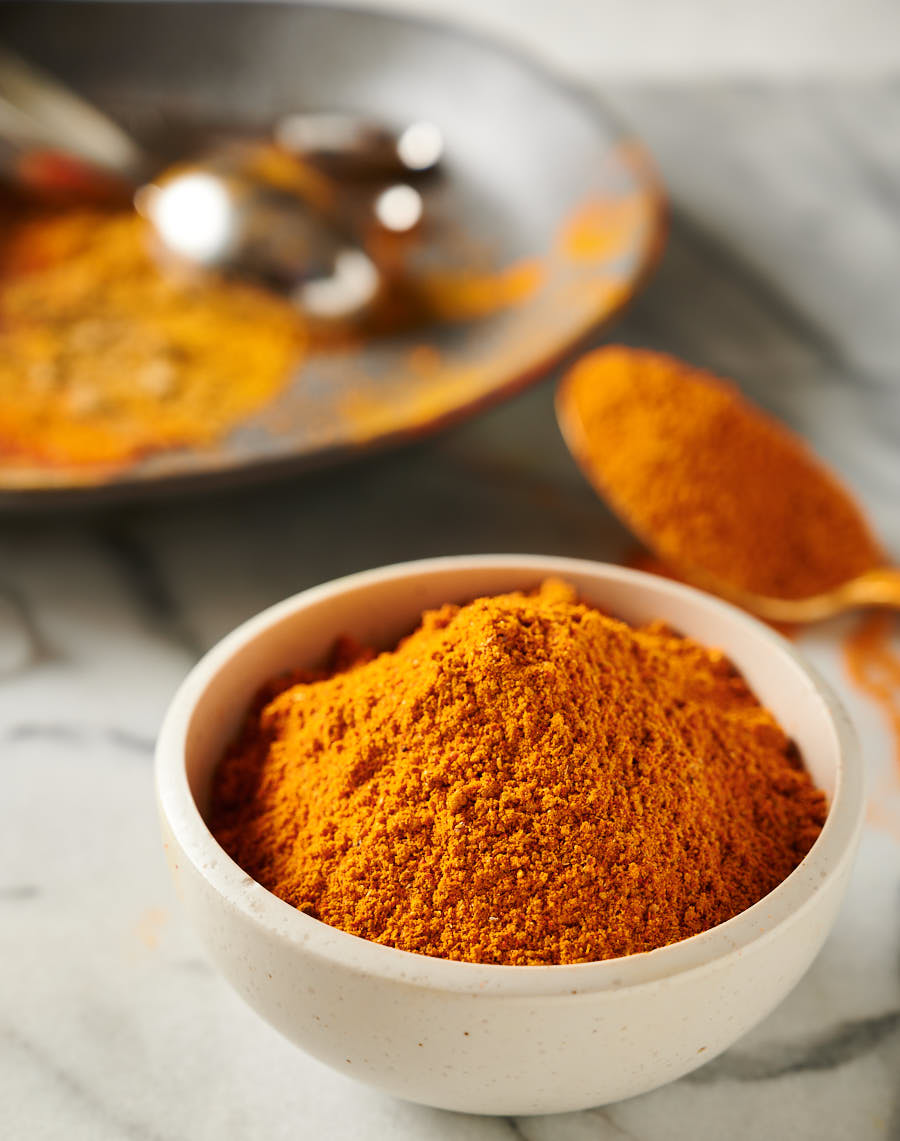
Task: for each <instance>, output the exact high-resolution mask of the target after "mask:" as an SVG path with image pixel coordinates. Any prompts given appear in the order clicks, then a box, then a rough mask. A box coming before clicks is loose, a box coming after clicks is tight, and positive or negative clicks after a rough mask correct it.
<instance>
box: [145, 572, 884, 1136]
mask: <svg viewBox="0 0 900 1141" xmlns="http://www.w3.org/2000/svg"><path fill="white" fill-rule="evenodd" d="M548 578H561V579H564V580H566V581H568V582H569V583H571V584H572V585H573V586H574V587H575V589H576V591H577V592H578V594H579V596H580V597H582V598H583V599H584V600H585V601H586V602H588V603H589V604H591V605H594V606H597V607H599V608H600V609H601V610H604V611H606V612H608V613H611V614H615V615H617V616H619V617H621V618H623V619H624V620H625V621H626V622H629V623H631V624H634V625H639V624H642V623H646V622H648V621H652V620H661V621H662V622H664V623H666V624H668V625H669V626H671V627H673V628H675V629H678V630H680V631H681V632H683V633H684V634H686V635H688V636H689V637H691V638H693V639H695V640H696V641H698V642H701V643H703V644H705V645H708V646H714V647H719V648H720V649H721V650H722V651H723V652H724V653H725V654H726V655H727V656H728V657H729V658H730V659H731V660H732V661H733V662H734V664H735V665H736V666H737V668H738V669H739V671H740V672H741V673H742V674H743V675H744V677H745V678H746V680H747V682H748V684H749V685H750V687H751V689H752V690H753V691H754V692H755V694H756V695H757V697H758V698H759V700H760V701H761V702H762V703H763V704H764V705H765V706H766V707H767V708H768V709H770V710H771V712H772V714H773V715H774V716H775V718H776V719H777V720H778V721H779V722H780V724H781V725H782V726H783V727H784V729H785V731H786V732H787V733H788V734H789V736H790V737H791V738H792V739H793V740H794V741H795V742H796V744H797V746H798V748H799V750H800V754H801V755H802V757H803V758H804V760H805V762H806V765H807V767H808V769H809V771H810V773H811V775H812V778H813V780H814V781H815V783H816V784H817V785H818V786H819V787H820V788H821V789H823V790H824V791H825V793H826V795H827V797H828V800H829V808H828V815H827V818H826V821H825V825H824V828H823V829H822V832H821V834H820V835H819V837H818V839H817V840H816V841H815V843H814V844H813V846H812V848H811V849H810V850H809V852H808V854H807V855H806V857H805V858H804V859H803V860H802V861H801V862H800V864H799V866H798V867H796V869H795V870H794V871H793V872H792V873H791V874H790V875H788V876H787V878H786V879H785V880H783V882H781V883H780V884H779V885H778V886H777V887H776V888H775V889H774V890H772V891H771V892H769V894H768V895H766V896H764V898H762V899H761V900H760V901H759V902H758V903H755V904H754V905H753V906H751V907H749V908H747V910H745V911H743V912H741V913H740V914H738V915H736V916H735V917H734V918H732V919H728V920H727V921H726V922H724V923H721V924H720V925H719V926H717V927H714V928H712V929H710V930H706V931H703V932H702V933H700V934H698V935H694V936H692V937H690V938H687V939H684V940H682V941H681V942H678V943H672V944H670V945H668V946H663V947H659V948H658V949H656V950H653V951H649V952H646V953H639V954H634V955H630V956H627V957H620V958H610V959H606V960H604V961H601V962H586V963H585V962H581V963H577V964H575V965H566V966H555V965H553V966H504V965H485V964H480V963H472V962H459V961H452V960H449V959H442V958H432V957H429V956H426V955H420V954H411V953H409V952H406V951H401V950H398V949H396V948H394V947H389V946H384V945H382V944H379V943H374V942H370V941H368V940H366V939H361V938H358V937H356V936H354V935H350V934H348V933H346V932H344V931H341V930H338V929H337V928H334V927H330V926H327V925H326V924H324V923H321V922H320V921H319V920H317V919H315V918H313V917H312V916H311V915H308V914H305V913H304V912H303V911H300V910H297V909H295V908H294V907H291V906H290V905H288V904H287V903H285V902H283V901H282V900H281V899H279V898H277V897H276V896H275V895H272V894H270V893H269V892H268V891H266V890H265V889H264V888H263V887H261V885H259V884H258V883H256V882H255V881H254V880H253V879H252V878H251V877H250V876H248V875H247V874H246V873H245V872H244V871H243V870H242V869H241V868H239V867H238V865H237V864H235V863H233V862H232V861H231V859H230V858H229V857H228V856H227V855H226V854H225V852H224V851H223V850H222V849H221V848H220V847H219V845H218V844H217V843H216V841H215V840H214V838H213V836H212V834H211V833H210V830H209V828H208V827H207V825H206V823H205V819H204V817H205V814H207V813H208V810H209V793H210V787H211V780H212V774H213V770H214V768H215V766H216V764H217V763H218V761H219V759H220V757H221V756H222V753H223V750H224V749H225V747H226V745H227V744H228V742H229V741H230V740H231V739H232V737H233V735H234V733H235V731H236V730H237V728H238V726H239V724H240V722H241V719H242V717H243V714H244V711H245V710H246V709H247V707H248V705H249V703H250V701H251V699H252V697H253V695H254V694H255V692H256V690H257V689H258V687H259V686H260V684H261V683H262V682H263V681H265V680H266V679H268V678H271V677H273V676H275V675H277V674H279V673H281V672H282V671H284V670H286V669H288V668H297V667H312V666H316V665H319V664H321V662H322V661H323V660H324V657H325V655H326V654H327V653H328V651H329V650H330V648H331V647H332V645H333V643H334V641H335V639H336V638H337V636H338V635H340V634H349V635H351V636H353V637H354V638H356V639H358V640H359V641H360V642H361V643H363V644H366V645H374V646H380V647H386V646H390V645H393V644H395V643H396V641H397V639H398V637H400V636H401V635H404V634H406V633H407V632H408V631H409V630H410V629H411V628H412V627H413V626H414V625H415V624H416V622H417V620H418V618H419V616H420V615H421V612H422V611H423V610H424V609H428V608H432V607H436V606H439V605H441V604H442V603H445V602H448V601H456V602H464V601H468V600H470V599H472V598H474V597H477V596H481V595H494V594H498V593H502V592H504V591H509V590H513V589H531V588H533V587H536V586H537V585H538V584H539V583H541V582H542V581H544V580H546V579H548ZM157 787H158V793H159V802H160V808H161V814H162V819H163V832H164V837H165V845H166V850H167V853H168V857H169V862H170V865H171V866H172V869H173V872H174V875H175V878H176V882H177V886H178V889H179V894H180V896H181V898H182V899H183V901H184V904H185V906H186V907H187V909H188V912H189V913H190V916H191V919H192V920H193V923H194V925H195V927H196V929H197V931H198V934H199V935H200V938H201V939H202V941H203V942H204V943H205V945H206V947H207V949H208V950H209V952H210V954H211V955H212V957H213V958H214V960H215V961H216V962H217V963H218V965H219V966H220V967H221V969H222V970H223V972H224V973H225V974H226V976H227V977H228V978H229V980H230V981H231V982H232V984H233V985H234V986H235V987H236V989H237V990H238V991H239V993H241V994H242V995H243V996H244V997H245V998H246V999H247V1001H248V1002H249V1003H250V1004H251V1005H252V1006H254V1008H255V1009H256V1010H257V1011H258V1012H259V1013H260V1014H262V1016H263V1017H265V1018H266V1019H267V1020H268V1021H270V1022H271V1023H272V1024H273V1025H274V1026H276V1027H277V1028H278V1029H279V1030H281V1032H282V1033H283V1034H285V1035H286V1036H287V1037H288V1038H290V1039H292V1040H293V1041H294V1042H296V1043H297V1044H299V1045H301V1046H302V1047H303V1048H304V1049H306V1050H308V1051H309V1052H310V1053H311V1054H313V1055H315V1056H316V1057H317V1058H319V1059H320V1060H322V1061H324V1062H326V1063H328V1064H330V1065H332V1066H334V1067H335V1068H336V1069H339V1070H341V1071H342V1072H344V1073H347V1074H348V1075H351V1076H354V1077H356V1078H358V1079H360V1080H362V1081H366V1082H369V1083H370V1084H372V1085H375V1086H378V1087H380V1088H382V1089H384V1090H387V1091H388V1092H391V1093H393V1094H395V1095H397V1096H401V1097H405V1098H408V1099H410V1100H413V1101H420V1102H423V1103H426V1104H429V1105H435V1106H440V1107H444V1108H448V1109H455V1110H463V1111H469V1112H479V1113H504V1114H527V1113H545V1112H562V1111H566V1110H574V1109H579V1108H584V1107H587V1106H591V1105H599V1104H602V1103H604V1102H608V1101H613V1100H617V1099H619V1098H623V1097H628V1096H631V1095H634V1094H637V1093H641V1092H644V1091H646V1090H649V1089H652V1088H654V1087H655V1086H658V1085H661V1084H663V1083H665V1082H667V1081H670V1080H672V1079H674V1078H676V1077H679V1076H680V1075H682V1074H684V1073H687V1072H688V1071H690V1070H692V1069H694V1068H696V1067H697V1066H698V1065H700V1064H702V1063H703V1062H704V1061H706V1060H708V1059H709V1058H711V1057H714V1056H715V1055H716V1054H717V1053H719V1052H721V1051H722V1050H724V1049H725V1048H727V1047H728V1046H729V1045H730V1044H731V1043H732V1042H733V1041H735V1039H736V1038H737V1037H739V1036H740V1035H741V1034H742V1033H743V1032H744V1031H745V1030H747V1029H749V1028H750V1027H751V1026H752V1025H754V1024H755V1023H756V1022H758V1021H759V1020H760V1019H761V1018H762V1017H763V1016H764V1015H765V1014H766V1013H767V1012H768V1011H769V1010H770V1009H771V1008H772V1007H773V1006H774V1005H775V1004H776V1003H777V1002H778V1001H780V999H781V998H783V997H784V995H785V994H786V993H787V992H788V991H789V990H790V989H791V987H792V986H793V985H794V984H795V983H796V982H797V980H798V979H799V978H800V976H801V975H802V974H803V972H804V971H805V970H806V968H807V967H808V966H809V964H810V963H811V961H812V959H813V958H814V956H815V954H816V952H817V951H818V949H819V947H820V946H821V944H822V942H823V940H824V938H825V936H826V935H827V933H828V930H829V929H830V927H831V925H832V923H833V921H834V917H835V914H836V911H837V907H838V905H839V903H840V900H841V897H842V895H843V892H844V890H845V888H846V885H847V881H848V877H849V873H850V868H851V864H852V859H853V854H854V851H855V847H856V843H857V839H858V834H859V829H860V825H861V819H862V807H863V797H862V766H861V761H860V758H859V756H858V753H857V751H856V746H855V742H854V739H853V734H852V730H851V729H850V727H849V724H848V722H847V719H846V717H845V715H844V714H843V712H842V711H841V709H840V707H839V706H838V705H837V704H836V703H835V701H834V699H833V697H832V696H831V694H830V693H829V691H828V689H827V687H826V686H824V685H823V684H822V683H821V682H820V681H819V679H818V678H817V677H815V676H814V675H813V674H812V673H811V671H810V670H809V669H808V668H807V667H806V666H805V665H804V664H803V662H802V660H801V659H800V658H799V656H798V655H797V654H796V653H795V651H794V650H793V649H792V647H790V646H789V645H788V644H787V643H786V642H785V641H784V640H783V639H781V638H780V637H778V635H776V634H774V633H773V632H772V631H771V630H770V629H768V628H767V627H765V626H763V625H762V624H760V623H758V622H756V621H755V620H753V619H751V618H749V617H748V616H747V615H746V614H744V613H742V612H740V611H738V610H736V609H735V608H733V607H731V606H729V605H728V604H725V603H722V602H720V601H718V600H716V599H714V598H712V597H710V596H707V595H704V594H702V593H700V592H698V591H695V590H692V589H690V588H688V587H684V586H681V585H680V584H677V583H673V582H669V581H666V580H663V579H661V578H658V577H655V576H649V575H644V574H641V573H639V572H636V571H630V570H625V569H623V568H620V567H612V566H605V565H602V564H596V563H589V562H583V561H579V560H570V559H559V558H544V557H532V556H496V557H465V558H455V559H437V560H428V561H425V562H421V563H411V564H406V565H402V566H396V567H388V568H385V569H383V570H378V571H371V572H367V573H365V574H361V575H355V576H352V577H350V578H347V579H342V580H338V581H337V582H334V583H330V584H326V585H324V586H321V587H318V588H315V589H313V590H310V591H306V592H305V593H303V594H301V595H298V596H297V597H295V598H293V599H289V600H287V601H286V602H284V603H281V604H280V605H278V606H275V607H273V608H271V609H270V610H268V611H266V612H264V613H263V614H261V615H259V616H258V617H256V618H254V619H251V620H250V621H249V622H247V623H245V624H244V625H243V626H242V627H240V628H239V629H238V630H237V631H235V632H234V633H232V634H231V635H229V636H228V637H227V638H226V639H225V640H224V641H223V642H222V643H220V645H219V646H218V647H216V648H215V649H214V650H212V651H211V652H210V653H209V654H208V655H207V656H206V657H205V658H204V659H203V660H202V661H201V662H200V664H199V665H198V666H197V667H196V668H195V669H194V671H193V672H192V673H191V675H190V676H189V677H188V679H187V680H186V682H185V683H184V685H183V686H182V688H181V690H180V691H179V693H178V694H177V695H176V697H175V699H174V701H173V703H172V706H171V708H170V711H169V713H168V715H167V717H166V720H165V723H164V725H163V729H162V732H161V734H160V738H159V744H158V752H157Z"/></svg>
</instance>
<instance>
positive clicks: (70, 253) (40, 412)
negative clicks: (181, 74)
mask: <svg viewBox="0 0 900 1141" xmlns="http://www.w3.org/2000/svg"><path fill="white" fill-rule="evenodd" d="M2 221H3V225H2V227H0V465H2V464H3V463H4V462H7V463H9V462H15V463H18V464H21V463H22V461H23V460H29V461H32V462H34V463H39V464H50V465H54V464H59V465H65V464H76V465H78V464H86V465H98V466H104V465H109V466H116V465H121V464H123V463H125V462H127V461H129V460H132V459H134V458H135V457H137V456H140V455H143V454H146V453H149V452H153V451H157V450H159V449H163V448H171V447H181V446H189V445H204V444H209V443H211V442H213V441H215V440H216V439H218V438H219V437H221V436H222V435H224V434H225V433H227V432H228V431H229V430H231V429H232V428H233V427H234V426H235V425H236V424H237V423H239V422H240V421H241V420H243V419H245V418H246V417H248V416H249V415H251V414H252V413H253V412H255V411H256V410H257V409H259V408H260V407H261V406H263V405H264V404H266V403H267V402H268V401H269V400H271V399H272V397H273V396H274V395H275V394H276V393H277V392H278V391H279V390H280V389H281V387H282V386H283V385H284V384H285V383H286V382H287V381H288V379H289V377H290V374H291V370H292V365H294V364H295V362H296V361H297V360H298V359H299V357H300V355H301V354H302V350H303V344H304V333H303V329H302V324H301V322H300V320H299V317H298V314H297V312H296V310H294V309H293V308H292V307H291V306H289V305H288V303H287V302H286V301H284V300H282V299H280V298H278V297H275V296H274V295H271V294H269V293H267V292H264V291H263V290H261V289H256V288H253V287H252V286H249V285H245V284H241V283H236V282H226V281H210V280H204V281H202V282H193V281H187V280H183V279H176V278H175V277H173V276H171V275H169V274H164V273H162V272H160V271H159V270H158V268H157V267H156V265H155V264H154V262H153V259H152V258H151V256H150V255H149V253H148V251H147V248H146V243H145V232H144V223H143V221H142V220H141V219H140V218H139V217H137V216H136V215H134V214H132V213H130V212H104V211H99V210H71V209H69V210H66V211H58V212H50V213H47V212H44V213H30V214H29V213H22V212H20V213H19V214H18V215H17V214H15V213H13V214H8V215H7V216H6V217H5V218H4V219H3V220H2Z"/></svg>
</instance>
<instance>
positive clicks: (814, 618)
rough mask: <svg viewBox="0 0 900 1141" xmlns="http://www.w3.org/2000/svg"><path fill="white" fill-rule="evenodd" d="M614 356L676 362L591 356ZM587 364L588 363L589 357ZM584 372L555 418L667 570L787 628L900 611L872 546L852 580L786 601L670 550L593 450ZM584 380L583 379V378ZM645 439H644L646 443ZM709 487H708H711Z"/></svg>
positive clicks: (827, 477)
mask: <svg viewBox="0 0 900 1141" xmlns="http://www.w3.org/2000/svg"><path fill="white" fill-rule="evenodd" d="M612 353H617V354H619V359H620V361H621V360H626V362H627V360H628V359H629V357H631V358H632V359H633V360H635V361H636V362H638V366H637V367H640V364H639V362H640V360H641V358H651V357H653V358H655V359H657V360H659V359H665V360H667V361H669V362H671V363H675V362H672V359H671V358H660V357H658V355H657V354H649V353H641V352H639V351H635V350H628V349H618V348H613V347H611V348H608V349H604V350H600V351H599V353H598V354H592V356H595V359H596V358H599V357H601V356H602V355H603V354H612ZM586 360H587V361H588V363H590V360H589V358H587V359H586ZM617 363H618V362H617ZM584 367H585V361H582V362H579V364H576V366H575V367H574V368H573V369H572V370H571V371H570V372H569V373H568V374H567V375H566V376H565V377H564V378H563V380H562V382H561V383H560V385H559V388H558V389H557V393H556V417H557V421H558V423H559V426H560V430H561V431H562V434H563V438H564V439H565V441H566V443H567V445H568V447H569V450H570V452H571V453H572V455H573V456H574V458H575V460H576V462H577V463H578V465H579V467H580V468H581V470H582V472H583V473H584V475H585V476H586V477H587V479H588V481H589V482H590V483H591V484H592V486H593V487H594V489H595V490H596V491H597V493H598V494H599V495H600V496H601V497H602V498H603V499H604V500H605V501H606V502H607V503H608V504H609V506H610V507H611V508H612V510H613V511H614V512H615V513H616V515H617V516H618V517H619V518H620V519H621V521H622V522H623V523H624V524H625V525H626V526H627V527H628V528H629V530H631V531H632V532H633V533H634V534H635V535H636V536H637V538H638V539H639V540H640V541H641V542H642V543H643V545H644V546H645V547H647V549H648V550H650V551H652V552H653V553H654V554H655V555H657V556H658V557H659V558H660V559H661V560H662V561H663V562H664V563H665V564H666V565H667V566H669V567H671V568H672V570H673V571H674V572H675V573H676V574H677V575H678V576H679V577H680V578H682V579H683V580H684V581H686V582H689V583H691V584H693V585H694V586H698V587H700V588H701V589H704V590H708V591H710V592H711V593H714V594H718V595H720V596H721V597H723V598H726V599H728V600H729V601H730V602H733V603H735V604H736V605H738V606H741V607H743V608H744V609H745V610H748V611H750V612H751V613H753V614H756V615H757V616H758V617H760V618H763V619H765V620H766V621H769V622H778V623H789V624H794V623H797V624H804V623H808V622H818V621H821V620H822V619H825V618H830V617H833V616H834V615H836V614H841V613H843V612H845V611H848V610H854V609H857V608H859V607H869V606H883V607H894V608H897V609H900V569H896V568H893V567H889V566H881V565H879V564H878V559H877V556H875V555H874V551H875V549H876V548H875V545H874V543H873V544H872V550H873V559H872V565H871V567H870V568H868V569H866V570H864V571H863V572H862V573H860V574H857V575H855V576H854V577H852V578H848V579H847V580H846V581H845V582H841V583H839V584H838V585H837V586H834V587H832V588H830V589H828V590H825V591H822V592H821V593H816V594H812V595H810V596H808V597H803V598H793V597H792V598H782V597H772V596H769V595H765V594H757V593H754V592H753V591H750V590H747V589H745V588H744V587H742V586H740V585H738V584H736V583H734V582H729V581H727V579H725V578H723V577H722V575H721V573H719V574H717V573H714V572H713V571H712V570H711V569H710V568H708V567H704V566H702V565H699V564H698V563H697V562H694V561H693V560H689V559H685V558H684V557H679V556H678V554H677V553H676V552H675V551H674V550H672V549H670V544H667V543H666V542H665V541H661V540H660V536H659V535H658V534H656V533H654V529H653V526H652V522H650V521H648V520H647V519H637V518H636V517H635V515H636V514H639V513H640V512H639V510H638V511H637V512H636V511H635V510H634V509H633V508H632V509H629V506H628V505H626V503H625V502H624V501H623V496H622V495H621V494H620V493H619V492H618V490H617V487H616V480H615V465H614V464H610V463H609V462H608V459H607V455H606V453H605V452H604V451H603V449H598V448H597V446H596V441H595V442H594V446H593V447H592V446H591V440H590V433H589V430H588V427H587V426H586V424H585V417H584V415H583V411H582V407H581V405H580V403H579V400H578V398H577V393H576V388H577V382H578V380H579V377H578V375H577V374H578V372H579V369H584ZM685 367H686V366H685ZM581 379H582V380H583V378H581ZM592 380H593V381H595V382H596V384H598V385H599V384H602V383H603V376H602V375H601V374H600V372H599V371H598V372H597V375H596V376H594V377H593V378H592ZM709 382H713V383H715V381H714V378H712V377H707V378H705V380H704V383H709ZM672 383H673V384H677V383H678V378H677V377H673V379H672ZM722 387H723V390H727V389H726V386H725V385H724V384H723V385H722ZM742 403H743V402H742ZM744 411H745V412H746V414H747V415H749V416H751V417H758V419H759V422H760V423H769V421H768V417H766V416H765V415H764V414H763V413H762V412H759V411H758V410H756V409H754V408H753V407H752V406H751V405H749V404H744ZM617 427H618V425H617ZM626 430H627V429H626ZM782 431H783V434H784V440H785V444H786V446H787V447H790V448H791V449H794V448H796V447H797V445H798V441H797V440H796V439H795V437H793V435H792V434H791V433H790V432H789V431H788V430H787V429H786V428H783V426H782ZM645 440H646V437H644V441H645ZM617 442H621V437H619V439H618V440H617ZM728 445H729V441H728V440H727V439H723V440H722V441H721V446H722V447H725V448H727V447H728ZM669 457H670V466H669V467H668V468H667V471H666V475H667V477H668V478H669V479H670V480H675V481H677V477H678V472H677V471H673V470H672V467H671V453H669ZM810 471H815V472H818V473H819V474H820V478H821V479H822V481H823V482H827V484H828V487H829V491H830V493H832V494H833V493H835V492H836V493H838V494H841V493H842V494H843V495H844V496H845V498H846V502H847V504H848V505H850V506H851V508H852V510H854V511H855V512H857V513H858V514H859V517H860V519H862V515H861V513H860V512H859V510H858V508H857V507H856V504H855V501H854V500H853V498H852V496H851V495H850V493H849V492H848V491H847V490H846V489H845V488H844V487H843V486H842V485H841V484H839V483H838V482H837V481H836V480H835V478H834V477H833V476H832V475H831V473H828V472H826V471H825V469H824V468H822V467H821V465H819V464H818V463H816V461H814V460H813V459H812V457H810ZM611 476H612V478H611ZM706 486H708V484H707V485H706ZM648 489H649V484H648ZM709 509H710V510H711V511H712V510H715V509H716V508H715V507H714V505H713V503H712V501H710V504H709ZM670 525H671V522H670Z"/></svg>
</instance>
